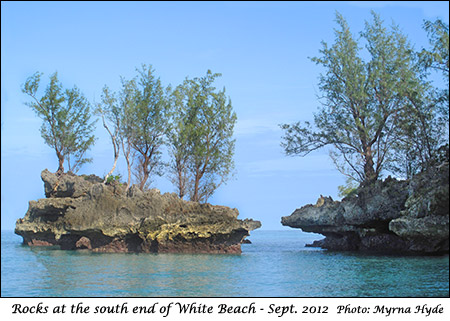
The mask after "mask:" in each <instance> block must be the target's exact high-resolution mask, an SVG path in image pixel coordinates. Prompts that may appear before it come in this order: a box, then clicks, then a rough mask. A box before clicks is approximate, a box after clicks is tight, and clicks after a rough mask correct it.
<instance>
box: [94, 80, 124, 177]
mask: <svg viewBox="0 0 450 321" xmlns="http://www.w3.org/2000/svg"><path fill="white" fill-rule="evenodd" d="M96 113H97V114H99V115H100V116H101V118H102V123H103V127H104V128H105V129H106V131H107V132H108V134H109V136H110V137H111V143H112V145H113V149H114V163H113V166H112V168H111V170H110V171H109V172H108V174H106V175H105V179H104V183H106V182H107V181H108V177H109V176H110V175H111V174H112V173H113V172H114V170H115V168H116V165H117V160H118V159H119V155H120V145H121V140H120V128H121V117H122V111H121V108H120V106H119V105H118V102H117V98H116V97H115V95H114V93H111V92H110V90H109V88H108V87H106V86H105V87H104V88H103V93H102V96H101V103H99V104H97V109H96Z"/></svg>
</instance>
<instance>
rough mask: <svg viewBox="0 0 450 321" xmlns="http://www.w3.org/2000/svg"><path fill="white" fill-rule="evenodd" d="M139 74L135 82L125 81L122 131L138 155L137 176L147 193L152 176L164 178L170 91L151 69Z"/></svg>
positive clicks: (145, 67)
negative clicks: (168, 96)
mask: <svg viewBox="0 0 450 321" xmlns="http://www.w3.org/2000/svg"><path fill="white" fill-rule="evenodd" d="M137 72H138V76H137V77H135V78H134V79H133V80H131V81H126V80H122V82H123V88H122V90H123V92H122V99H123V102H124V103H125V104H126V108H125V111H124V119H123V123H124V127H123V131H124V133H125V135H126V137H127V138H128V139H129V141H130V144H131V146H132V148H133V149H134V150H135V151H136V154H137V156H136V158H137V161H138V162H137V164H136V167H135V170H136V171H135V176H136V178H137V179H138V181H139V187H140V188H141V189H144V188H145V187H146V186H148V184H147V180H148V179H149V178H150V177H151V175H153V174H156V175H160V176H161V175H162V170H163V168H164V163H163V162H162V159H161V147H162V146H163V144H164V139H165V135H166V134H167V131H168V129H169V119H170V115H171V113H170V104H169V101H168V99H167V92H168V90H167V89H164V88H163V86H162V84H161V81H160V79H159V78H156V77H155V76H154V70H153V69H152V68H151V66H149V67H147V66H146V65H142V67H141V69H137ZM146 184H147V185H146Z"/></svg>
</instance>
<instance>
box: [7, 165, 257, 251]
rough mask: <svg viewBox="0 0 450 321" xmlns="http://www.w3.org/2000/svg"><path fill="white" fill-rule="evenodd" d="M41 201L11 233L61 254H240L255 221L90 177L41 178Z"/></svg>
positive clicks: (219, 208) (233, 211) (44, 174)
mask: <svg viewBox="0 0 450 321" xmlns="http://www.w3.org/2000/svg"><path fill="white" fill-rule="evenodd" d="M41 178H42V180H43V181H44V187H45V195H46V197H47V198H45V199H39V200H38V201H30V202H29V208H28V211H27V213H26V214H25V217H24V218H22V219H19V220H17V222H16V228H15V233H16V234H18V235H21V236H22V237H23V242H24V243H25V244H28V245H31V246H32V245H38V246H55V245H56V246H60V248H61V249H64V250H77V249H88V250H91V251H95V252H151V253H241V243H242V242H243V241H244V240H245V238H246V237H247V236H248V235H249V231H251V230H254V229H257V228H259V227H260V226H261V223H260V222H259V221H254V220H251V219H245V220H240V219H237V217H238V215H239V212H238V210H237V209H231V208H229V207H225V206H213V205H210V204H199V203H196V202H188V201H184V200H182V199H180V198H179V197H178V196H177V195H176V194H174V193H172V194H170V193H166V194H163V195H161V193H160V192H159V191H158V190H157V189H152V190H148V191H145V192H142V191H141V190H139V189H138V188H137V187H136V186H134V185H133V186H132V187H131V188H130V189H129V190H128V191H127V192H125V187H124V186H122V185H120V184H103V183H102V180H101V179H100V178H99V177H97V176H95V175H90V176H85V175H82V176H76V175H73V174H63V175H62V176H60V177H58V176H56V175H55V174H53V173H51V172H49V171H48V170H44V171H43V172H42V173H41Z"/></svg>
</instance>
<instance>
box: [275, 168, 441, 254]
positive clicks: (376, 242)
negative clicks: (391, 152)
mask: <svg viewBox="0 0 450 321" xmlns="http://www.w3.org/2000/svg"><path fill="white" fill-rule="evenodd" d="M281 223H282V224H283V225H285V226H290V227H293V228H301V229H302V230H303V231H305V232H314V233H320V234H322V235H324V236H325V239H323V240H320V241H316V242H314V243H313V244H311V245H309V246H318V247H322V248H325V249H329V250H340V251H342V250H344V251H368V252H380V253H400V254H406V253H411V254H442V253H448V252H449V163H448V161H444V162H443V163H442V164H440V165H439V166H435V167H433V168H430V169H429V170H428V171H425V172H422V173H420V174H418V175H416V176H415V177H414V178H413V179H411V180H410V181H399V180H395V179H392V178H390V177H388V178H387V179H386V180H384V181H379V182H376V183H375V184H374V185H371V186H368V187H361V188H359V189H358V191H357V193H356V194H355V195H353V196H349V197H347V198H344V199H343V200H342V201H340V202H339V201H333V199H332V198H331V197H322V196H321V197H320V198H319V200H318V201H317V203H316V204H315V205H306V206H303V207H301V208H299V209H297V210H295V211H294V212H293V213H292V214H291V215H290V216H286V217H282V220H281Z"/></svg>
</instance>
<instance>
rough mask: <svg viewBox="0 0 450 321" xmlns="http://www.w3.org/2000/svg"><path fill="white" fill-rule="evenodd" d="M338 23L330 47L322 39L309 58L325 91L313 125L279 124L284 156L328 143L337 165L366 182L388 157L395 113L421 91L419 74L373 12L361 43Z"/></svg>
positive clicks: (399, 39)
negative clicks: (317, 50)
mask: <svg viewBox="0 0 450 321" xmlns="http://www.w3.org/2000/svg"><path fill="white" fill-rule="evenodd" d="M336 22H337V24H338V26H339V28H338V29H336V30H335V35H336V39H335V43H334V44H333V45H332V46H331V47H330V46H328V44H327V43H325V42H323V43H322V49H321V50H320V53H321V56H320V57H315V58H312V61H314V62H315V63H317V64H319V65H322V66H323V67H324V69H325V73H324V74H322V75H321V76H320V79H319V89H320V91H321V93H322V94H323V95H322V96H321V97H320V98H321V105H322V106H321V108H319V112H318V113H317V114H315V115H314V125H315V128H313V127H312V126H311V124H309V123H307V122H305V123H301V122H298V123H295V124H284V125H281V128H282V129H284V130H285V136H284V137H283V142H282V146H283V147H284V149H285V152H286V154H287V155H299V156H305V155H307V154H308V153H310V152H311V151H314V150H316V149H319V148H321V147H324V146H326V145H331V146H333V147H334V150H333V151H332V152H331V153H330V155H331V156H332V159H333V161H334V162H335V165H336V166H337V168H338V169H339V170H340V171H341V172H342V173H344V174H345V175H346V176H349V177H351V179H353V180H355V181H357V182H360V183H364V184H368V183H371V182H373V181H375V180H376V179H378V177H379V176H380V175H381V172H382V170H383V169H384V165H385V162H386V160H387V159H388V158H389V157H390V153H391V148H392V144H393V142H395V141H396V140H397V134H398V132H397V130H396V129H397V128H398V126H399V123H400V122H401V119H400V117H399V115H400V114H401V112H402V110H403V109H404V107H405V106H407V105H408V104H409V103H410V102H409V98H410V97H411V96H412V95H413V93H415V92H420V90H421V89H420V73H419V69H418V68H417V66H416V64H415V63H414V60H413V57H414V55H413V51H412V48H411V46H410V44H409V43H408V41H407V39H406V37H405V36H404V35H403V34H402V33H401V32H400V31H399V28H398V27H397V26H395V25H394V26H392V27H391V28H390V29H386V28H385V27H384V26H383V22H382V21H381V19H380V17H379V16H378V15H376V14H375V13H373V19H372V21H371V22H366V24H365V29H364V31H363V32H361V37H360V39H361V40H365V47H362V46H361V45H360V44H359V41H360V40H359V39H358V40H357V39H356V38H355V37H354V36H353V35H352V34H351V32H350V29H349V27H348V25H347V22H346V21H345V19H344V18H343V17H342V16H341V15H340V14H337V15H336ZM364 48H365V51H363V49H364ZM366 56H367V57H369V59H368V60H367V61H366V60H365V59H364V58H363V57H366Z"/></svg>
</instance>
